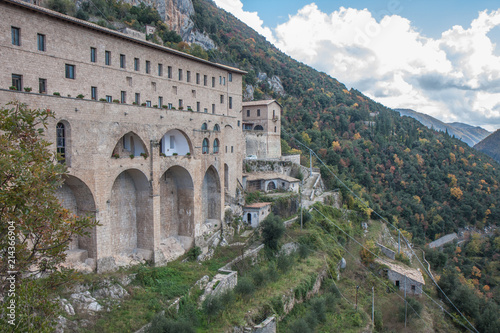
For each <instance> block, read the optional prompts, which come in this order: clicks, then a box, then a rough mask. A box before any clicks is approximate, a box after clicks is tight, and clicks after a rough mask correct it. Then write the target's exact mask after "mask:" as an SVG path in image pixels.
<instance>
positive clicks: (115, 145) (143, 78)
mask: <svg viewBox="0 0 500 333" xmlns="http://www.w3.org/2000/svg"><path fill="white" fill-rule="evenodd" d="M0 18H1V20H0V27H1V31H2V33H1V34H0V51H1V55H2V62H1V63H0V69H1V71H0V73H1V74H0V104H1V105H5V104H6V103H7V102H9V101H13V100H19V101H21V102H23V103H26V104H27V105H28V107H30V108H47V109H50V110H51V111H52V112H53V113H54V115H55V118H54V119H51V120H50V123H49V127H48V129H47V132H46V133H47V134H46V135H47V139H48V140H49V141H51V142H53V143H54V146H53V149H54V151H56V149H57V151H59V152H64V160H65V163H66V165H67V166H68V170H69V175H68V176H67V178H66V182H65V184H64V186H63V187H62V188H61V189H60V190H59V192H58V194H57V195H58V196H59V198H60V199H61V201H62V202H63V205H64V206H65V207H67V208H69V209H71V210H72V211H73V212H75V213H76V214H90V215H92V216H95V218H96V219H97V220H98V221H99V223H100V224H101V226H98V227H97V228H95V230H92V232H91V236H90V237H89V238H85V239H76V240H74V241H73V242H72V244H71V247H70V249H71V251H79V253H81V252H82V251H83V252H85V251H86V253H81V255H79V256H77V257H79V258H82V260H83V259H86V258H87V257H88V258H91V259H93V262H94V265H95V263H97V270H98V271H105V270H113V269H115V268H116V265H117V264H118V265H119V264H128V263H130V260H131V259H133V260H152V261H154V262H155V263H157V264H161V263H164V262H166V261H168V260H171V259H174V258H175V257H177V256H179V255H180V254H182V253H184V251H186V250H187V249H188V248H189V247H191V246H193V245H194V244H196V245H198V246H201V247H206V245H207V244H206V239H209V238H210V236H211V235H212V234H214V233H215V232H217V231H218V230H219V229H220V228H221V223H222V222H223V211H222V207H224V195H223V194H224V193H226V194H227V195H229V196H235V194H236V186H237V182H238V180H239V181H241V170H242V165H241V163H242V159H243V152H244V141H243V135H242V131H241V127H240V121H241V113H240V111H241V109H242V91H241V90H242V75H243V74H244V72H243V71H240V70H238V69H236V68H231V67H227V66H223V65H219V64H213V63H210V62H208V61H205V60H202V59H199V58H196V57H194V56H191V55H188V54H185V53H182V52H178V51H176V50H172V49H168V48H165V47H162V46H159V45H156V44H153V43H150V42H147V41H143V40H140V39H136V38H133V37H130V36H127V35H125V34H121V33H119V32H116V31H112V30H109V29H106V28H102V27H99V26H97V25H94V24H92V23H88V22H85V21H81V20H78V19H75V18H72V17H68V16H65V15H62V14H59V13H56V12H53V11H50V10H47V9H45V8H41V7H38V6H34V5H30V4H27V3H23V2H17V1H12V0H5V1H2V2H1V3H0ZM41 44H43V45H41ZM14 84H19V88H21V91H13V90H9V87H10V86H11V85H14ZM25 87H31V88H32V89H33V90H32V91H31V92H24V91H23V88H25ZM55 92H57V93H59V95H60V96H55V95H53V93H55ZM79 94H81V95H84V97H83V98H75V97H76V96H78V95H79ZM68 96H70V97H68ZM80 97H81V96H80ZM101 99H104V100H103V101H100V100H101ZM133 102H137V105H134V104H133ZM143 103H145V105H144V106H141V104H143ZM153 104H154V105H153ZM162 106H164V107H162ZM186 110H189V111H186ZM191 110H192V111H191ZM90 263H92V260H91V261H90Z"/></svg>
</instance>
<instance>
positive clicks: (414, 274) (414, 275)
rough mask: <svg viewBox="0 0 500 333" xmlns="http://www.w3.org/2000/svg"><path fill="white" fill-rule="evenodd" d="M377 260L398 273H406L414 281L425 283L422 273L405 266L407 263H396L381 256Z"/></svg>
mask: <svg viewBox="0 0 500 333" xmlns="http://www.w3.org/2000/svg"><path fill="white" fill-rule="evenodd" d="M375 262H377V263H379V264H381V265H385V266H387V267H389V269H390V270H391V271H394V272H396V273H399V274H401V275H404V276H406V277H407V278H409V279H412V280H413V281H416V282H418V283H421V284H424V285H425V280H424V277H423V275H422V273H421V272H420V271H419V270H417V269H414V268H411V267H408V266H405V265H403V264H400V263H396V262H394V261H389V260H383V259H379V258H377V259H375Z"/></svg>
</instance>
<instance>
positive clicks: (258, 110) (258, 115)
mask: <svg viewBox="0 0 500 333" xmlns="http://www.w3.org/2000/svg"><path fill="white" fill-rule="evenodd" d="M257 117H260V109H257Z"/></svg>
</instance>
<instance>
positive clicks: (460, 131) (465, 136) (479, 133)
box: [394, 108, 491, 147]
mask: <svg viewBox="0 0 500 333" xmlns="http://www.w3.org/2000/svg"><path fill="white" fill-rule="evenodd" d="M394 110H395V111H397V112H399V113H400V114H401V115H402V116H408V117H412V118H414V119H416V120H418V121H419V122H421V123H422V124H424V125H425V126H427V127H428V128H431V129H435V130H438V131H441V132H446V131H447V132H448V134H450V135H451V136H455V137H456V138H458V139H460V140H462V141H463V142H465V143H467V144H468V145H469V146H471V147H473V146H474V145H475V144H477V143H478V142H480V141H481V140H483V139H484V138H486V137H487V136H488V135H490V134H491V132H489V131H487V130H485V129H484V128H482V127H480V126H472V125H469V124H465V123H460V122H453V123H445V122H443V121H441V120H439V119H436V118H434V117H432V116H429V115H427V114H425V113H421V112H418V111H415V110H412V109H401V108H396V109H394Z"/></svg>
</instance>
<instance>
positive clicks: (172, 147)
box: [170, 135, 175, 149]
mask: <svg viewBox="0 0 500 333" xmlns="http://www.w3.org/2000/svg"><path fill="white" fill-rule="evenodd" d="M170 149H175V135H170Z"/></svg>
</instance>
